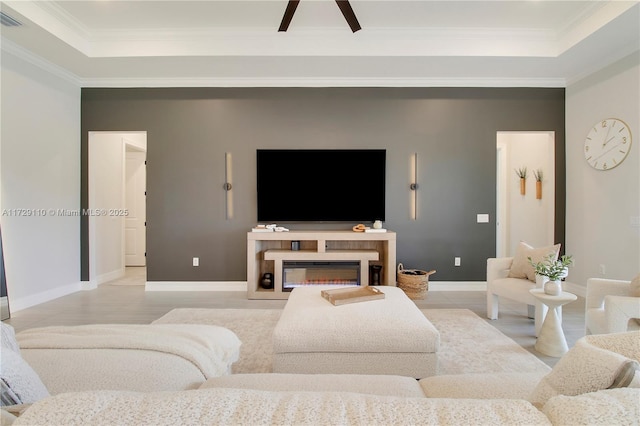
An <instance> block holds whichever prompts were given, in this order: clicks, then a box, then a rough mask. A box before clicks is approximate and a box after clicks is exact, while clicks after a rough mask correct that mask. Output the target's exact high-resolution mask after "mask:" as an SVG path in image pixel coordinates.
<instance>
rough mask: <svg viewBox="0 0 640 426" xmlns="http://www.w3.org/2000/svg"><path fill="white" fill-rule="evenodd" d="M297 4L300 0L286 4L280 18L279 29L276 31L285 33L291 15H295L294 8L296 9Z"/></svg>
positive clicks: (293, 0)
mask: <svg viewBox="0 0 640 426" xmlns="http://www.w3.org/2000/svg"><path fill="white" fill-rule="evenodd" d="M298 3H300V0H289V3H287V8H286V9H285V11H284V16H283V17H282V22H281V23H280V28H278V31H287V29H288V28H289V24H290V23H291V19H292V18H293V14H294V13H296V8H297V7H298Z"/></svg>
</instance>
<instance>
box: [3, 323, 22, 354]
mask: <svg viewBox="0 0 640 426" xmlns="http://www.w3.org/2000/svg"><path fill="white" fill-rule="evenodd" d="M1 327H2V328H0V343H1V344H2V349H3V350H4V349H11V350H12V351H14V352H17V353H20V346H18V341H17V340H16V332H15V330H14V329H13V327H11V326H10V325H9V324H5V323H2V326H1Z"/></svg>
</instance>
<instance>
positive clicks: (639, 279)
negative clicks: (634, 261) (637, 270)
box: [629, 274, 640, 297]
mask: <svg viewBox="0 0 640 426" xmlns="http://www.w3.org/2000/svg"><path fill="white" fill-rule="evenodd" d="M629 289H630V292H629V294H630V296H633V297H640V274H638V275H636V277H635V278H634V279H633V280H631V285H630V286H629Z"/></svg>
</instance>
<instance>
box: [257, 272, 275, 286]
mask: <svg viewBox="0 0 640 426" xmlns="http://www.w3.org/2000/svg"><path fill="white" fill-rule="evenodd" d="M260 287H262V288H265V289H272V288H273V274H272V273H271V272H265V273H264V275H262V279H261V280H260Z"/></svg>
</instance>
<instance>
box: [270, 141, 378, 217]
mask: <svg viewBox="0 0 640 426" xmlns="http://www.w3.org/2000/svg"><path fill="white" fill-rule="evenodd" d="M386 153H387V152H386V150H384V149H300V150H298V149H259V150H257V188H258V222H274V223H278V222H309V221H314V222H357V223H359V222H372V221H374V220H385V177H386Z"/></svg>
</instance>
